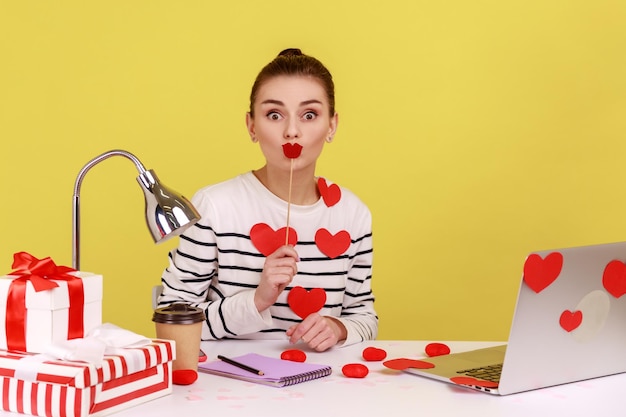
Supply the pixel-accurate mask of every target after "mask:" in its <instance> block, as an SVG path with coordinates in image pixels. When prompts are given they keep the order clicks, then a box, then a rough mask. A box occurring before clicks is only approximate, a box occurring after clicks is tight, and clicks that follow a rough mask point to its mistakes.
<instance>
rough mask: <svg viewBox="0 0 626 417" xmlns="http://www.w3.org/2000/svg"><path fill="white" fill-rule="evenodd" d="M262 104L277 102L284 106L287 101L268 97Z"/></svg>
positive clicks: (276, 103) (278, 104)
mask: <svg viewBox="0 0 626 417" xmlns="http://www.w3.org/2000/svg"><path fill="white" fill-rule="evenodd" d="M261 104H275V105H277V106H284V105H285V103H283V102H282V101H280V100H273V99H267V100H264V101H262V102H261Z"/></svg>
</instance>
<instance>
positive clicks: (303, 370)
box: [198, 353, 332, 387]
mask: <svg viewBox="0 0 626 417" xmlns="http://www.w3.org/2000/svg"><path fill="white" fill-rule="evenodd" d="M230 359H232V360H235V361H237V362H239V363H241V364H244V365H247V366H249V367H251V368H254V369H258V370H260V371H263V373H264V375H257V374H255V373H253V372H250V371H247V370H244V369H241V368H239V367H237V366H234V365H231V364H229V363H226V362H224V361H221V360H217V361H212V362H204V363H201V364H199V365H198V371H200V372H205V373H208V374H213V375H220V376H225V377H229V378H235V379H240V380H242V381H248V382H256V383H259V384H264V385H271V386H274V387H285V386H288V385H294V384H299V383H301V382H305V381H310V380H313V379H318V378H322V377H325V376H328V375H330V374H331V373H332V368H331V367H330V366H328V365H319V364H313V363H306V362H294V361H288V360H283V359H278V358H272V357H269V356H264V355H259V354H256V353H248V354H246V355H242V356H236V357H233V358H230Z"/></svg>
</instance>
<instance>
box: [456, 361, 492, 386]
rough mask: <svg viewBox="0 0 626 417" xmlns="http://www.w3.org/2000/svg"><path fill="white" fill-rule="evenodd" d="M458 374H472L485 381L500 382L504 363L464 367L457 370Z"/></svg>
mask: <svg viewBox="0 0 626 417" xmlns="http://www.w3.org/2000/svg"><path fill="white" fill-rule="evenodd" d="M456 373H457V374H463V375H467V376H471V377H473V378H476V379H482V380H483V381H492V382H500V374H501V373H502V364H501V363H498V364H495V365H488V366H482V367H480V368H472V369H464V370H462V371H457V372H456Z"/></svg>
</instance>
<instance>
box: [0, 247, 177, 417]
mask: <svg viewBox="0 0 626 417" xmlns="http://www.w3.org/2000/svg"><path fill="white" fill-rule="evenodd" d="M101 324H102V275H96V274H91V273H86V272H79V271H75V270H73V269H71V268H68V267H63V266H57V265H56V264H55V263H54V262H53V261H52V260H51V259H50V258H44V259H41V260H40V259H37V258H35V257H33V256H32V255H30V254H27V253H25V252H19V253H16V254H15V255H14V263H13V272H11V273H10V274H9V275H6V276H2V277H0V410H4V411H11V412H16V413H23V414H30V415H36V416H46V417H54V416H68V417H69V416H72V417H87V416H101V415H107V414H111V413H113V412H116V411H119V410H122V409H125V408H128V407H131V406H134V405H137V404H140V403H143V402H145V401H149V400H151V399H154V398H158V397H161V396H163V395H167V394H169V393H171V392H172V374H171V364H172V361H173V359H174V357H173V356H174V352H175V349H174V345H173V342H171V341H164V340H153V341H152V343H150V344H148V345H145V346H142V347H139V348H127V349H121V351H120V352H119V354H116V355H108V356H105V357H104V358H103V361H102V362H101V363H99V364H92V363H88V362H80V361H67V360H54V359H52V360H45V361H42V360H34V359H37V358H40V357H41V356H42V355H38V354H41V353H42V352H45V351H46V350H49V349H50V347H51V346H54V345H55V344H56V343H59V342H64V341H67V340H72V339H78V338H83V337H85V336H86V335H87V333H88V332H89V331H90V330H92V329H94V328H96V327H98V326H100V325H101ZM118 351H119V350H118ZM116 353H117V352H116Z"/></svg>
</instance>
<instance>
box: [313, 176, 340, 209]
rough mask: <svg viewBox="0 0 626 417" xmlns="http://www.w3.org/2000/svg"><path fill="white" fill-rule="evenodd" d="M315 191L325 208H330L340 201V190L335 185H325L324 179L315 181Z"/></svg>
mask: <svg viewBox="0 0 626 417" xmlns="http://www.w3.org/2000/svg"><path fill="white" fill-rule="evenodd" d="M317 189H318V190H319V192H320V195H321V196H322V199H323V200H324V203H325V204H326V206H327V207H332V206H334V205H335V204H337V203H338V202H339V200H341V188H339V186H338V185H337V184H330V185H327V184H326V179H324V178H322V177H320V178H318V179H317Z"/></svg>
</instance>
